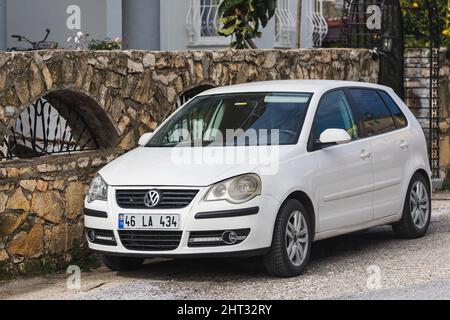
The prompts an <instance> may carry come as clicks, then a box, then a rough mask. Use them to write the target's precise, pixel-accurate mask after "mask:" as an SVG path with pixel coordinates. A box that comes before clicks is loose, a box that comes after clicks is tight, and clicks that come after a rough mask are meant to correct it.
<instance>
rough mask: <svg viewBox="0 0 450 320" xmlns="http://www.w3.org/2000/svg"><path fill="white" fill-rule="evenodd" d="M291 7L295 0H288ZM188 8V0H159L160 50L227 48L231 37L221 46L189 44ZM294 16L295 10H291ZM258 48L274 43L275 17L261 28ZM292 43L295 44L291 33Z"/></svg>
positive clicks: (257, 40) (293, 7) (267, 46)
mask: <svg viewBox="0 0 450 320" xmlns="http://www.w3.org/2000/svg"><path fill="white" fill-rule="evenodd" d="M289 1H290V3H291V8H292V9H293V10H296V1H297V0H289ZM188 9H189V1H188V0H162V1H161V50H186V49H187V48H188V49H195V48H202V49H218V48H227V47H228V44H229V43H230V42H231V38H227V41H226V44H225V45H222V46H218V45H215V46H201V47H199V46H196V47H193V46H190V45H189V34H188V31H187V29H186V15H187V12H188ZM292 14H293V15H294V17H295V11H292ZM255 42H256V44H257V46H258V48H273V47H274V43H275V18H272V19H271V21H270V22H269V23H268V25H267V26H266V28H264V29H262V37H261V38H260V39H256V41H255ZM292 45H293V46H295V36H294V34H293V42H292Z"/></svg>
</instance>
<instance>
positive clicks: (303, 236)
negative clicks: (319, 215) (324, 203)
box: [286, 210, 309, 267]
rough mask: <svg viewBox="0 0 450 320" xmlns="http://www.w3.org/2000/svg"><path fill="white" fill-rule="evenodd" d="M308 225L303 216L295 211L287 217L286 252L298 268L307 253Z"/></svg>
mask: <svg viewBox="0 0 450 320" xmlns="http://www.w3.org/2000/svg"><path fill="white" fill-rule="evenodd" d="M308 242H309V235H308V225H307V224H306V219H305V217H304V216H303V214H302V213H301V212H300V211H298V210H296V211H294V212H292V213H291V215H290V216H289V219H288V222H287V225H286V250H287V254H288V257H289V260H291V262H292V264H293V265H295V266H297V267H298V266H300V265H301V264H302V263H303V261H305V258H306V254H307V252H308Z"/></svg>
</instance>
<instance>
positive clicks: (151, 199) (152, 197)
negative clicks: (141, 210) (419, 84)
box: [144, 190, 161, 208]
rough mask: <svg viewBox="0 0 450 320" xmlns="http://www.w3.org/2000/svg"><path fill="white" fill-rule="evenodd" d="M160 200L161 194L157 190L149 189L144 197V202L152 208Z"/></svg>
mask: <svg viewBox="0 0 450 320" xmlns="http://www.w3.org/2000/svg"><path fill="white" fill-rule="evenodd" d="M160 201H161V194H160V192H159V191H158V190H150V191H149V192H147V194H146V195H145V197H144V203H145V205H146V206H147V207H149V208H153V207H156V206H157V205H158V203H159V202H160Z"/></svg>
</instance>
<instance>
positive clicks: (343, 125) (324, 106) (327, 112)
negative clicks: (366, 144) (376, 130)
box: [312, 90, 358, 140]
mask: <svg viewBox="0 0 450 320" xmlns="http://www.w3.org/2000/svg"><path fill="white" fill-rule="evenodd" d="M326 129H344V130H346V131H347V132H348V134H349V135H350V136H351V137H352V139H357V138H358V127H357V125H356V121H355V118H354V116H353V113H352V110H351V108H350V104H349V103H348V100H347V97H346V96H345V93H344V91H342V90H337V91H333V92H330V93H327V94H325V96H323V97H322V99H321V100H320V104H319V106H318V108H317V112H316V117H315V118H314V124H313V131H312V132H313V139H314V140H317V139H319V137H320V135H321V133H322V132H324V131H325V130H326Z"/></svg>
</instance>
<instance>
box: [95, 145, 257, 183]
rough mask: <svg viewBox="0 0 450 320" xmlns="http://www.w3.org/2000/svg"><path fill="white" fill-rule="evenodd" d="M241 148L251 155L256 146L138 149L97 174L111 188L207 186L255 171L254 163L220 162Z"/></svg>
mask: <svg viewBox="0 0 450 320" xmlns="http://www.w3.org/2000/svg"><path fill="white" fill-rule="evenodd" d="M242 148H246V150H245V152H247V153H250V154H251V153H252V152H256V151H255V150H252V149H254V148H259V147H226V148H214V147H209V148H144V147H138V148H136V149H134V150H132V151H130V152H128V153H126V154H124V155H122V156H121V157H119V158H117V159H116V160H114V161H112V162H111V163H109V164H108V165H106V166H105V167H104V168H102V169H101V170H100V171H99V174H100V175H101V176H102V177H103V179H104V180H105V181H106V183H108V184H109V185H111V186H208V185H211V184H213V183H216V182H218V181H221V180H224V179H227V178H230V177H233V176H236V175H240V174H245V173H249V172H255V169H257V168H258V166H259V165H258V164H257V163H250V161H247V162H248V163H242V162H238V164H237V163H236V161H222V160H224V159H228V160H229V159H232V158H230V157H232V156H233V155H235V154H237V153H239V152H243V151H244V150H243V149H242ZM214 149H216V150H214ZM214 152H216V154H214V155H212V153H214ZM232 153H233V154H232Z"/></svg>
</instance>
